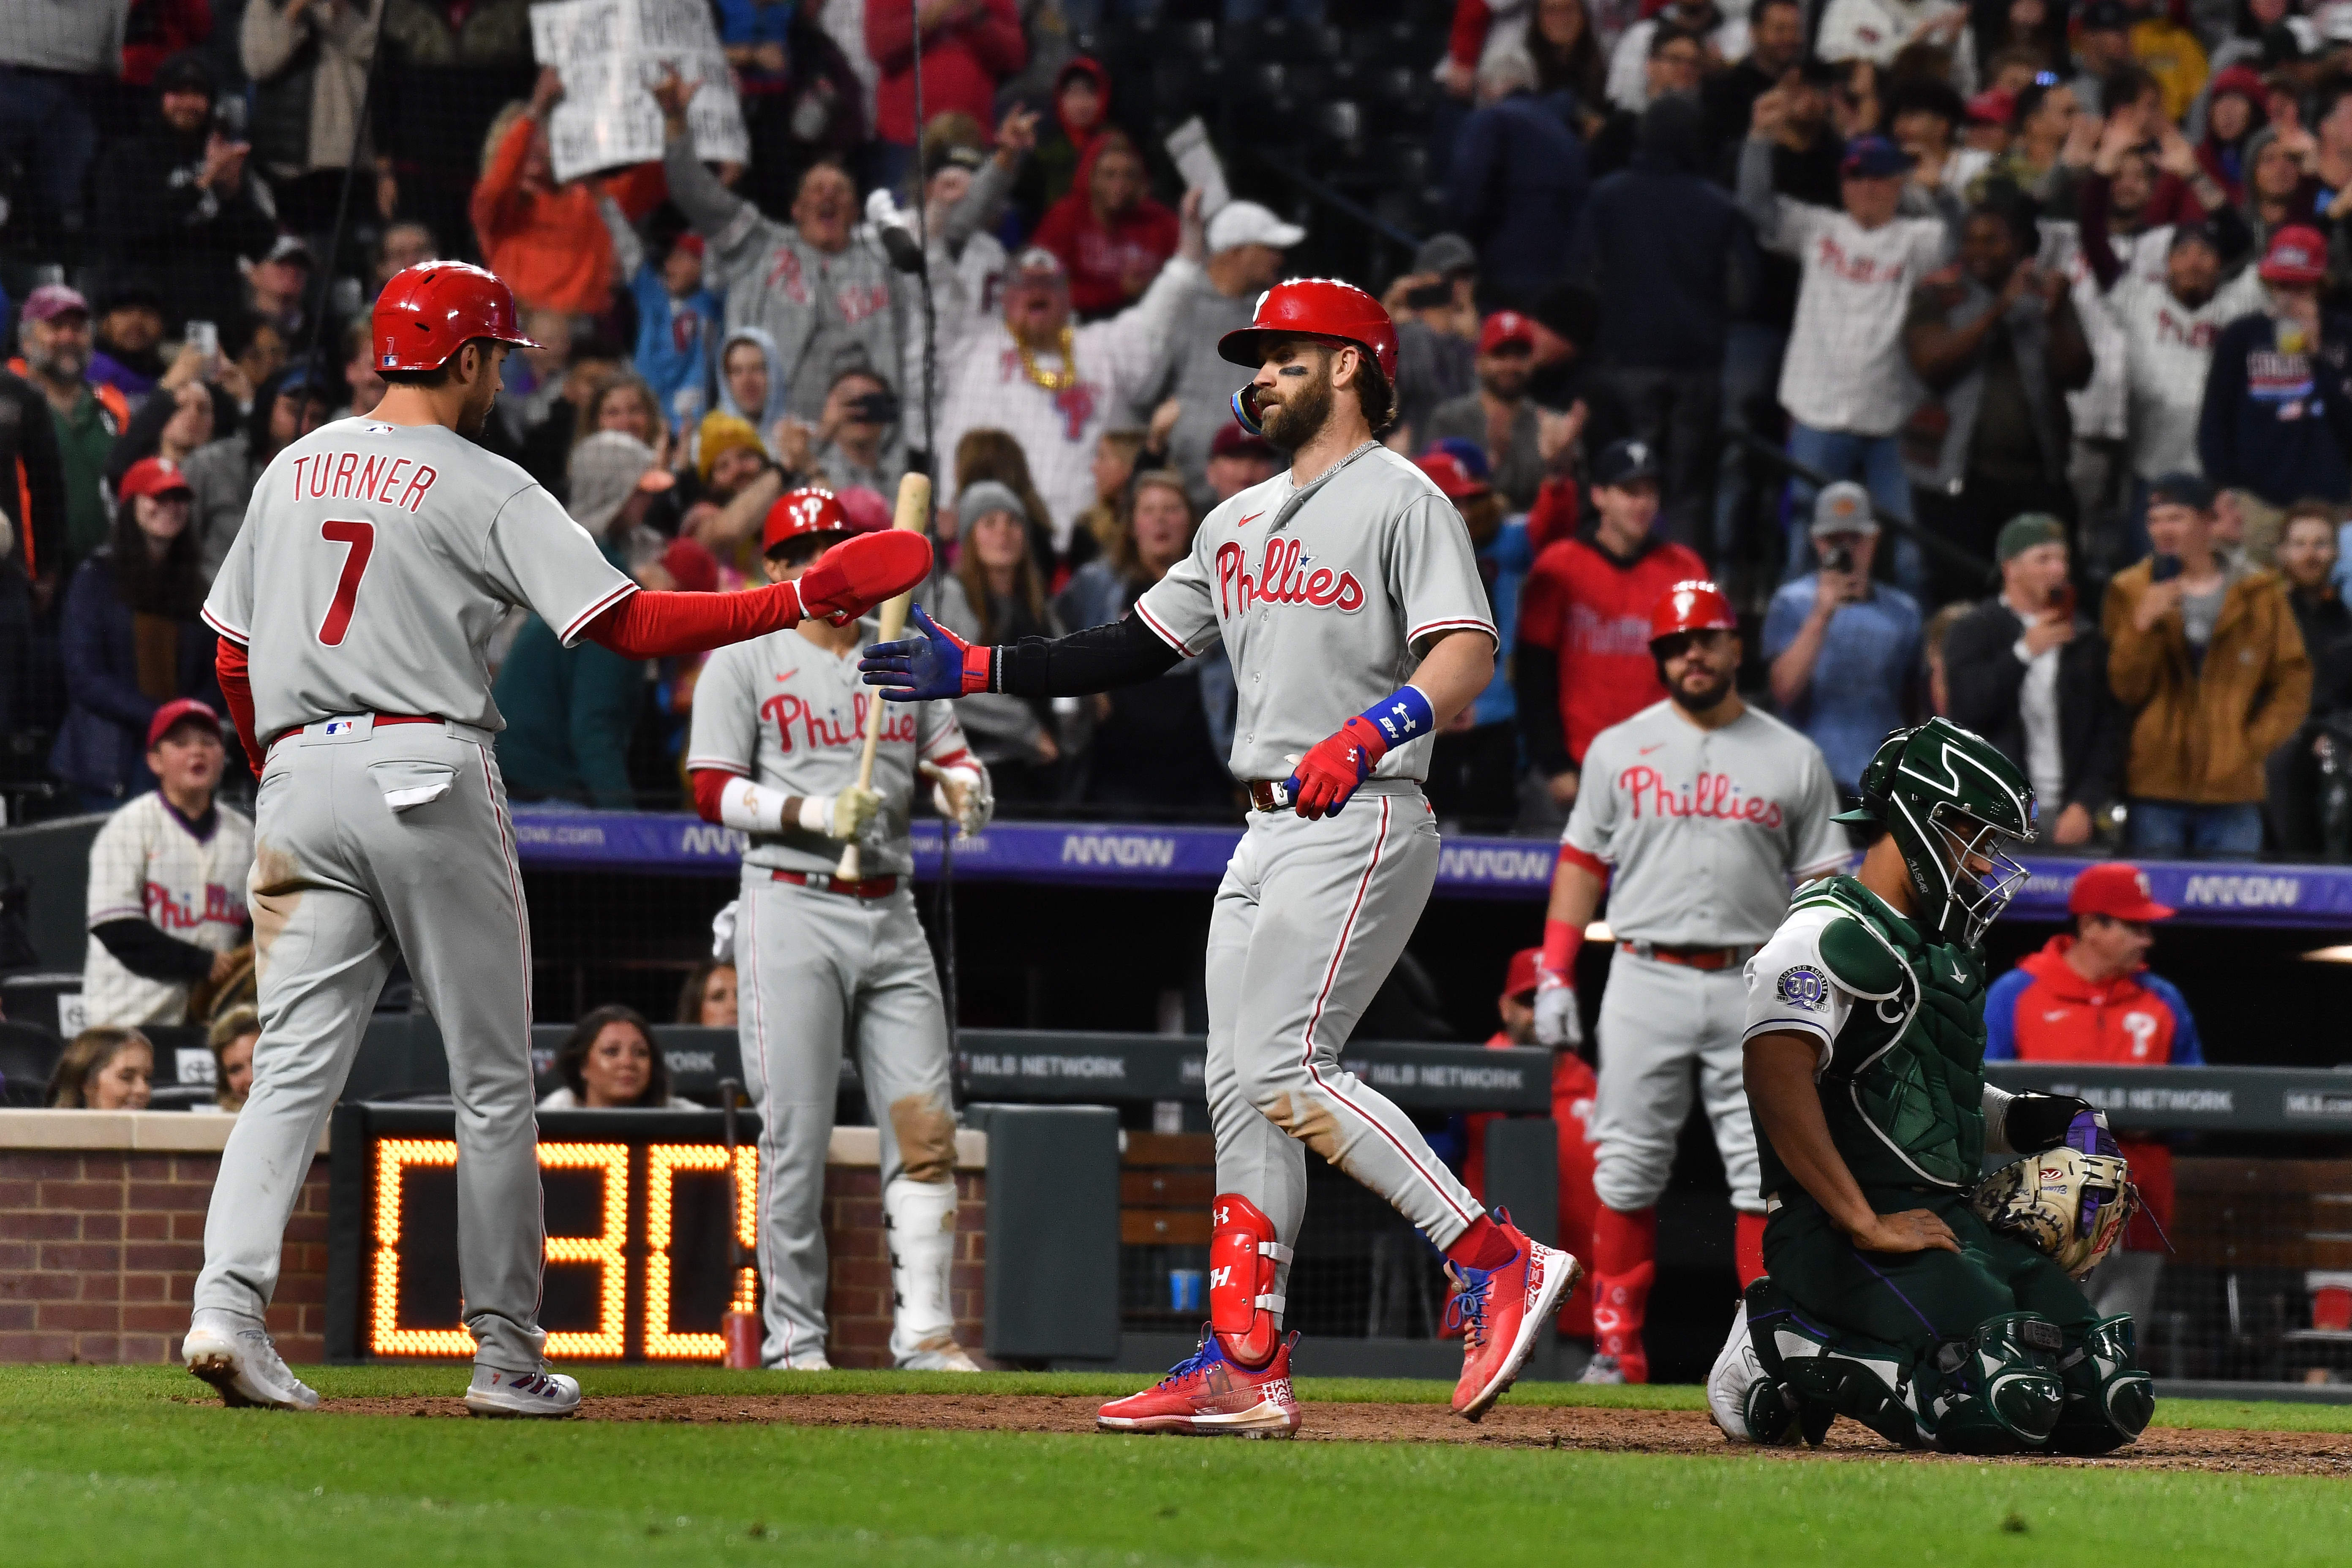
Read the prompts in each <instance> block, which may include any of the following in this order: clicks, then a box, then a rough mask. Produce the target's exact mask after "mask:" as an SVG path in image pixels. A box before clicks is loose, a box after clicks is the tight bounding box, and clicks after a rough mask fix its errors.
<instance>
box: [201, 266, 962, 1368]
mask: <svg viewBox="0 0 2352 1568" xmlns="http://www.w3.org/2000/svg"><path fill="white" fill-rule="evenodd" d="M373 329H374V338H375V358H376V363H377V366H378V368H379V369H380V370H381V371H382V373H383V376H384V379H385V380H386V381H387V382H389V383H392V386H391V388H390V390H388V391H387V392H386V393H385V395H384V398H383V403H382V404H380V405H378V406H377V408H376V409H375V411H374V413H373V415H371V416H369V417H367V418H364V419H353V420H346V421H344V422H343V423H341V424H338V425H331V426H326V427H325V428H323V429H320V430H319V431H316V432H314V433H313V434H311V435H309V436H306V437H303V438H302V439H300V440H299V441H296V442H294V443H293V444H292V445H290V446H289V447H287V448H286V449H285V450H284V451H282V452H280V453H279V454H278V457H277V458H276V459H275V460H273V461H272V462H271V464H270V465H269V467H268V469H267V470H266V471H265V472H264V473H263V474H262V476H261V479H260V481H259V483H257V485H256V486H255V487H254V492H253V500H252V504H251V506H250V507H249V508H248V510H247V513H246V519H245V526H244V527H243V529H242V530H241V531H239V532H238V534H237V536H236V543H235V544H234V545H233V546H232V547H231V548H230V551H229V553H228V558H227V560H226V562H225V563H223V564H222V567H221V571H220V574H219V576H218V578H217V579H216V580H215V583H214V584H213V591H212V595H211V597H210V598H209V599H207V600H206V601H205V610H204V616H205V621H206V622H207V623H209V624H210V625H211V626H212V627H213V629H214V630H215V631H216V632H218V633H219V634H220V637H221V642H220V653H219V666H220V678H221V689H222V691H223V693H224V694H225V695H226V697H227V699H228V703H229V707H230V710H231V711H232V712H233V713H234V714H235V716H236V722H237V731H238V735H239V737H240V739H242V741H243V742H244V743H245V747H246V751H247V755H248V756H249V757H250V758H251V759H252V762H253V766H254V772H255V773H257V774H258V775H259V776H260V780H261V789H260V795H259V797H258V800H257V805H256V808H255V824H254V831H255V849H254V866H253V872H252V876H251V879H250V882H249V891H250V896H251V901H252V905H253V916H254V928H255V946H256V950H257V969H258V975H259V988H260V1010H261V1039H260V1042H259V1044H258V1045H257V1046H256V1047H255V1049H254V1055H253V1091H252V1095H251V1097H250V1098H249V1099H248V1100H247V1102H246V1106H245V1110H244V1112H243V1114H241V1115H240V1116H238V1118H237V1120H236V1127H235V1128H234V1129H233V1130H232V1131H231V1132H230V1134H229V1139H228V1144H227V1147H226V1149H225V1150H224V1151H223V1152H222V1155H221V1169H220V1175H219V1178H218V1179H217V1180H216V1181H215V1184H214V1186H213V1196H212V1206H211V1212H210V1214H209V1215H208V1216H207V1217H206V1220H205V1267H204V1271H203V1272H202V1273H201V1274H200V1275H199V1276H198V1277H197V1279H196V1288H195V1302H194V1322H193V1324H192V1325H191V1327H190V1329H189V1331H188V1336H187V1340H186V1342H185V1344H184V1354H185V1356H186V1359H187V1363H188V1367H189V1370H191V1371H192V1372H194V1373H196V1375H198V1376H199V1377H202V1378H204V1379H205V1380H206V1381H207V1382H210V1383H212V1384H215V1385H216V1386H217V1387H218V1388H219V1389H220V1391H221V1393H222V1395H223V1397H224V1398H226V1400H227V1402H228V1403H229V1404H231V1405H247V1404H252V1405H277V1406H279V1407H281V1408H286V1409H311V1408H315V1407H316V1405H318V1395H317V1394H314V1393H312V1392H311V1391H310V1389H309V1388H307V1387H305V1386H304V1385H303V1384H301V1383H299V1381H297V1380H296V1379H295V1377H294V1376H293V1374H292V1373H289V1372H288V1371H287V1369H286V1364H285V1363H284V1362H283V1361H281V1360H280V1359H279V1358H278V1352H276V1350H275V1349H273V1348H272V1347H271V1345H270V1342H269V1336H268V1332H267V1331H266V1330H265V1328H264V1324H263V1318H264V1314H265V1312H266V1311H267V1310H268V1305H269V1299H270V1295H271V1293H272V1291H273V1290H274V1289H275V1288H276V1286H277V1283H278V1249H279V1245H280V1242H281V1240H282V1238H283V1237H284V1234H285V1229H286V1220H287V1217H288V1215H289V1214H291V1213H292V1211H293V1206H294V1200H295V1198H296V1196H297V1195H298V1194H299V1193H300V1191H301V1184H302V1181H303V1178H304V1177H305V1176H306V1175H308V1173H309V1172H310V1159H311V1153H312V1152H313V1151H314V1150H316V1149H317V1147H318V1143H319V1134H320V1131H321V1130H322V1129H323V1128H324V1127H325V1125H326V1121H327V1116H328V1113H329V1112H330V1111H331V1110H332V1109H333V1105H334V1101H335V1098H336V1096H337V1095H338V1094H339V1093H340V1092H341V1089H342V1084H343V1079H344V1076H345V1074H346V1073H347V1072H348V1071H349V1070H350V1068H351V1063H352V1057H353V1055H354V1054H355V1053H356V1052H357V1051H358V1049H359V1044H360V1037H361V1035H362V1031H363V1030H364V1029H365V1027H366V1025H367V1020H368V1016H369V1015H370V1013H372V1012H373V1010H374V1007H375V999H376V994H377V993H378V992H379V991H381V990H382V989H383V982H384V978H385V976H386V975H387V974H388V973H390V971H391V968H392V964H393V962H394V958H395V957H402V958H405V959H406V961H407V963H408V967H409V971H410V973H412V974H414V975H415V980H416V986H417V991H418V994H420V995H421V996H422V998H423V999H424V1002H425V1007H426V1009H427V1011H429V1012H430V1013H431V1014H432V1015H433V1017H434V1020H435V1022H436V1023H437V1024H438V1025H439V1026H440V1029H441V1034H442V1037H443V1040H444V1042H445V1043H446V1048H447V1051H448V1057H449V1089H450V1095H451V1098H452V1099H453V1100H455V1101H456V1102H457V1152H458V1157H457V1270H458V1280H459V1286H460V1289H461V1291H462V1293H463V1297H464V1300H465V1313H466V1326H467V1329H468V1330H470V1331H472V1333H473V1335H474V1338H475V1341H476V1342H477V1345H478V1350H477V1351H476V1359H475V1369H474V1378H473V1384H472V1386H471V1387H470V1388H469V1389H468V1390H467V1394H466V1403H467V1408H468V1409H470V1410H472V1411H474V1412H476V1413H478V1414H482V1415H564V1414H567V1413H568V1412H570V1411H571V1410H572V1408H573V1407H574V1406H576V1405H578V1404H579V1401H580V1389H579V1384H576V1383H574V1382H573V1381H572V1379H570V1378H568V1377H563V1376H561V1375H559V1374H554V1373H547V1372H546V1371H545V1370H544V1368H543V1367H542V1366H541V1361H540V1350H541V1345H542V1344H543V1343H544V1342H545V1338H546V1336H545V1335H544V1334H543V1333H541V1331H540V1328H539V1323H538V1315H539V1296H540V1268H541V1258H542V1254H543V1251H544V1246H545V1244H544V1241H543V1239H542V1232H541V1223H540V1185H539V1163H538V1155H537V1152H536V1146H537V1127H536V1123H535V1122H534V1121H533V1120H532V1116H531V1072H530V1025H531V1010H530V917H529V913H528V911H527V910H525V909H524V907H523V899H522V879H521V874H520V870H519V869H518V868H517V866H516V863H515V857H514V833H513V826H512V824H511V822H510V821H509V817H508V816H507V805H506V791H505V786H504V785H503V784H502V783H501V782H500V780H499V770H498V763H497V762H496V760H495V758H494V757H493V755H492V753H491V750H490V743H491V738H492V736H493V735H494V734H495V733H496V732H497V731H498V730H499V727H500V725H501V723H502V721H501V720H500V718H499V711H498V708H497V705H496V704H495V703H493V702H492V701H491V700H490V682H489V672H488V658H487V655H488V642H489V636H490V632H491V630H492V628H494V627H495V626H497V625H498V624H499V620H500V619H501V618H503V617H504V616H505V615H506V614H507V612H508V610H509V607H510V606H518V605H520V606H525V607H528V608H530V609H531V610H532V611H535V612H536V613H537V614H538V615H539V616H541V618H542V619H544V620H545V621H546V622H547V624H548V625H550V626H555V627H557V628H559V629H560V631H561V634H562V637H563V640H564V641H565V642H566V643H567V644H568V643H571V642H572V641H575V640H576V639H578V638H579V637H583V636H585V637H592V638H593V639H594V640H596V641H597V642H599V643H601V644H603V645H604V647H610V648H613V649H614V650H615V651H617V652H620V653H623V654H625V655H626V656H628V657H630V658H656V657H659V656H661V655H665V654H673V653H689V652H696V651H699V650H702V649H706V648H710V647H718V646H719V645H720V644H723V643H728V642H731V641H735V640H737V639H740V638H742V637H753V636H757V635H759V634H761V633H763V632H767V631H771V630H773V629H775V628H777V627H779V626H792V625H793V624H795V623H797V622H798V621H799V620H800V618H801V617H802V616H803V614H804V613H805V614H811V615H839V616H844V617H845V618H846V617H854V616H856V615H857V614H860V613H862V612H863V611H864V610H865V609H866V608H867V607H868V606H869V605H873V604H875V603H877V602H878V601H879V600H880V599H883V598H886V597H887V596H888V595H891V594H893V593H896V592H898V591H899V590H901V589H903V588H905V587H907V586H908V585H909V584H912V583H913V582H915V581H916V580H917V579H919V577H921V576H922V574H923V573H924V572H925V571H926V570H927V569H928V567H929V560H930V552H929V548H928V546H926V545H925V544H924V542H923V541H922V540H921V539H919V538H918V537H916V536H914V535H911V534H899V535H896V536H888V535H884V536H877V537H876V538H875V539H873V540H860V541H857V542H856V543H854V544H852V545H845V546H844V547H843V549H842V552H841V557H840V559H838V560H835V561H831V562H828V563H822V564H820V565H819V567H818V568H817V569H816V570H815V571H814V572H812V573H811V574H809V575H808V577H806V578H804V579H803V581H802V582H800V583H798V584H786V585H783V586H780V587H772V588H766V589H762V590H760V591H757V592H754V593H746V594H729V595H719V594H652V593H640V592H638V590H637V587H636V585H635V584H634V583H632V582H630V581H629V579H628V578H627V577H625V576H624V575H622V574H621V573H620V572H619V571H617V570H616V569H614V567H613V566H612V565H610V564H609V563H607V562H606V561H605V560H604V556H603V554H602V553H601V552H599V551H598V550H597V548H596V545H595V542H593V540H591V539H590V538H589V537H588V535H587V533H586V532H585V531H583V530H582V529H581V528H580V526H579V525H578V524H577V523H575V522H573V521H572V519H571V518H570V517H568V516H566V515H565V513H564V510H563V509H562V507H561V506H560V505H558V504H557V503H556V500H555V498H554V497H552V496H551V495H549V494H548V493H547V491H545V490H544V489H541V488H540V486H539V485H538V483H537V482H536V481H534V480H533V479H531V478H530V475H528V474H526V473H524V472H523V471H522V470H521V469H520V468H517V467H516V466H515V465H513V464H512V463H509V462H507V461H506V460H505V459H503V458H497V457H493V456H492V455H490V454H489V453H488V452H487V451H485V450H483V449H482V448H481V447H478V446H476V445H475V444H474V442H473V441H472V440H471V439H470V438H469V437H472V436H474V435H476V434H478V432H479V431H480V429H481V427H482V423H483V421H484V419H485V418H487V417H488V414H489V410H490V405H491V402H492V400H493V399H494V398H495V397H496V396H497V395H498V392H499V384H500V383H499V362H500V361H501V360H502V359H503V358H504V357H505V355H506V354H507V353H509V345H512V344H523V345H525V346H530V345H529V341H528V340H527V339H525V338H524V337H523V336H522V334H521V332H520V331H519V330H518V329H517V327H516V324H515V306H514V298H513V296H512V295H511V294H509V292H508V291H507V288H506V285H504V284H503V283H500V282H499V280H498V279H496V278H493V277H492V276H491V275H490V274H488V273H487V272H485V271H482V270H481V269H480V268H474V267H467V266H464V265H462V264H460V263H456V262H426V263H425V264H424V265H422V266H418V267H412V268H409V269H408V270H407V271H405V272H403V273H401V274H400V275H399V276H398V277H396V278H394V279H393V280H392V281H391V282H390V283H389V284H387V285H386V286H385V288H384V290H383V294H382V295H381V296H380V297H379V298H378V300H376V305H375V312H374V320H373ZM877 546H878V548H877ZM265 742H266V743H265Z"/></svg>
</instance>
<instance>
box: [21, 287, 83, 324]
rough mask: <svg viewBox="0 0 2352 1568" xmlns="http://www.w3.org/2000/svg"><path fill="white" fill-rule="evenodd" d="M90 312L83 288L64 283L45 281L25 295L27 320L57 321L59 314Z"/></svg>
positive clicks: (68, 314)
mask: <svg viewBox="0 0 2352 1568" xmlns="http://www.w3.org/2000/svg"><path fill="white" fill-rule="evenodd" d="M77 313H79V314H80V315H84V316H87V315H89V300H85V299H83V298H82V295H81V290H80V289H76V288H73V287H71V286H69V285H68V284H64V283H44V284H42V285H41V286H40V287H39V288H37V289H34V290H33V291H32V292H31V293H30V294H28V295H26V297H25V320H26V321H55V320H56V319H57V318H58V317H59V316H70V315H75V314H77Z"/></svg>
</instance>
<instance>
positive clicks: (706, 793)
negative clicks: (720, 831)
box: [688, 768, 737, 822]
mask: <svg viewBox="0 0 2352 1568" xmlns="http://www.w3.org/2000/svg"><path fill="white" fill-rule="evenodd" d="M736 776H737V775H735V774H733V773H725V772H722V771H720V770H719V769H718V768H695V769H693V770H691V772H690V773H688V777H690V778H691V779H692V780H693V781H694V810H695V814H696V815H697V816H700V817H701V818H702V820H703V821H705V822H716V821H718V820H719V796H720V795H724V794H725V793H726V791H727V785H728V783H729V781H730V780H732V779H733V778H735V777H736Z"/></svg>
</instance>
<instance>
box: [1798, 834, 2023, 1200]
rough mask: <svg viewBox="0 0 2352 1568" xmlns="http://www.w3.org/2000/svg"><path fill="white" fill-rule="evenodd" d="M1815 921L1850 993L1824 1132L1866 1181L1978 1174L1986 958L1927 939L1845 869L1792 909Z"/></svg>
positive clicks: (1954, 1181) (1967, 1180)
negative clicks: (1825, 911)
mask: <svg viewBox="0 0 2352 1568" xmlns="http://www.w3.org/2000/svg"><path fill="white" fill-rule="evenodd" d="M1824 904H1826V905H1828V906H1829V907H1830V908H1832V909H1833V910H1836V911H1837V913H1838V914H1839V915H1840V916H1842V917H1843V918H1842V919H1833V920H1832V921H1830V922H1829V924H1828V925H1827V926H1825V927H1823V928H1822V935H1821V954H1822V962H1823V963H1825V964H1827V965H1828V967H1829V970H1830V973H1831V976H1832V978H1833V979H1834V980H1835V981H1836V982H1837V984H1839V985H1841V986H1843V988H1845V989H1846V990H1848V991H1851V992H1853V994H1855V996H1856V997H1857V998H1858V999H1857V1001H1856V1002H1855V1004H1854V1006H1853V1010H1852V1011H1851V1012H1850V1013H1849V1014H1848V1015H1847V1016H1846V1021H1845V1026H1844V1027H1843V1029H1841V1030H1840V1031H1839V1033H1838V1037H1837V1041H1836V1047H1835V1050H1834V1051H1833V1053H1832V1057H1831V1060H1830V1065H1829V1070H1828V1071H1827V1072H1826V1073H1824V1074H1823V1075H1822V1110H1823V1112H1824V1114H1825V1115H1826V1117H1827V1119H1828V1121H1829V1128H1830V1136H1831V1138H1832V1141H1833V1142H1835V1143H1836V1144H1837V1148H1838V1152H1839V1153H1840V1154H1841V1155H1842V1156H1843V1157H1844V1160H1845V1162H1846V1164H1847V1166H1848V1167H1849V1168H1850V1169H1851V1170H1852V1171H1853V1175H1854V1179H1855V1180H1856V1181H1858V1182H1860V1183H1861V1184H1863V1185H1864V1186H1865V1187H1868V1186H1905V1187H1916V1186H1920V1185H1933V1186H1938V1187H1951V1188H1966V1187H1969V1186H1972V1185H1974V1184H1975V1183H1976V1179H1977V1174H1978V1170H1979V1164H1980V1163H1981V1162H1982V1160H1983V1156H1984V1050H1985V1026H1984V995H1985V978H1984V960H1983V957H1982V955H1981V954H1979V953H1978V952H1974V951H1972V950H1970V949H1968V948H1962V947H1954V946H1948V945H1945V944H1943V943H1937V942H1927V941H1925V940H1924V939H1922V937H1921V936H1920V934H1919V931H1918V930H1917V928H1916V927H1915V926H1913V925H1912V924H1911V922H1910V921H1906V920H1904V919H1902V918H1901V917H1900V916H1897V915H1895V913H1894V912H1893V911H1892V910H1888V909H1887V908H1886V906H1885V904H1884V903H1882V902H1880V901H1879V900H1878V899H1877V898H1876V897H1875V896H1874V895H1873V894H1872V893H1871V892H1870V891H1869V890H1868V889H1865V888H1864V887H1863V886H1862V885H1861V884H1860V883H1859V882H1856V881H1854V880H1853V879H1852V878H1850V877H1832V878H1830V879H1826V880H1825V881H1822V882H1818V883H1815V884H1814V885H1813V886H1812V888H1811V889H1809V890H1808V892H1807V894H1806V895H1805V896H1804V897H1803V898H1802V899H1801V900H1799V903H1798V905H1797V907H1798V908H1800V909H1818V908H1820V907H1822V905H1824Z"/></svg>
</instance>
